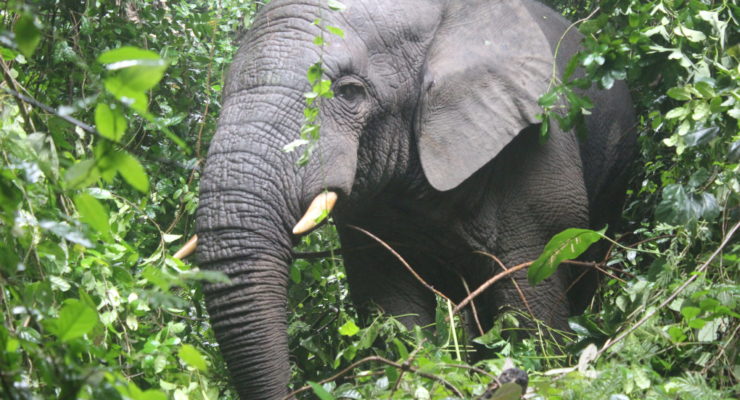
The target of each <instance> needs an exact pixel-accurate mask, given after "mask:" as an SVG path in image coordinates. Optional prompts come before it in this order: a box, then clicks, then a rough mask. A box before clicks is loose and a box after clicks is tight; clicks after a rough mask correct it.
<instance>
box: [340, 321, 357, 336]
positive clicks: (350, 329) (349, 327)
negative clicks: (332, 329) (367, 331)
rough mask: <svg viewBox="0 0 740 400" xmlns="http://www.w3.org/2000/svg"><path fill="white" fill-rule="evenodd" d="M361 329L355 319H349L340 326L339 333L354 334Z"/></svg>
mask: <svg viewBox="0 0 740 400" xmlns="http://www.w3.org/2000/svg"><path fill="white" fill-rule="evenodd" d="M359 331H360V328H359V327H358V326H357V325H356V324H355V321H352V320H349V321H347V322H345V323H344V325H342V326H340V327H339V334H340V335H344V336H354V335H356V334H357V333H358V332H359Z"/></svg>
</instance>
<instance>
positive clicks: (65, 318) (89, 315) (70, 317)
mask: <svg viewBox="0 0 740 400" xmlns="http://www.w3.org/2000/svg"><path fill="white" fill-rule="evenodd" d="M53 322H54V323H53V333H54V334H55V335H56V336H57V337H58V338H59V340H61V341H62V342H68V341H70V340H72V339H77V338H79V337H82V336H83V335H85V334H87V333H89V332H90V331H92V330H93V328H95V325H97V323H98V313H97V312H96V311H95V310H94V309H92V308H90V307H88V306H87V305H85V304H84V303H82V302H81V301H79V300H77V299H68V300H67V301H65V302H64V306H62V309H61V311H59V317H58V318H56V319H54V320H53Z"/></svg>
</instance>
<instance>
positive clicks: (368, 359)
mask: <svg viewBox="0 0 740 400" xmlns="http://www.w3.org/2000/svg"><path fill="white" fill-rule="evenodd" d="M372 361H376V362H379V363H383V364H386V365H390V366H391V367H395V368H399V369H401V370H402V371H403V370H408V371H411V372H413V373H415V374H417V375H419V376H423V377H425V378H428V379H432V380H435V381H437V382H440V383H441V384H443V385H445V386H446V387H447V389H449V390H450V391H452V392H453V393H455V395H456V396H458V397H460V398H463V397H464V396H463V394H462V392H461V391H460V389H458V388H456V387H455V385H453V384H452V383H450V382H448V381H447V380H445V379H444V378H441V377H439V376H436V375H433V374H430V373H427V372H422V371H419V370H418V369H416V368H414V367H412V366H408V367H404V365H402V364H399V363H397V362H393V361H391V360H389V359H387V358H383V357H379V356H370V357H365V358H363V359H362V360H360V361H357V362H355V363H352V364H351V365H350V366H349V367H347V368H345V369H343V370H341V371H340V372H339V373H337V374H336V375H334V376H332V377H329V378H326V379H324V380H322V381H319V382H318V384H320V385H321V384H324V383H326V382H331V381H334V380H336V379H338V378H340V377H341V376H342V375H344V374H346V373H347V372H349V371H351V370H353V369H355V368H357V367H358V366H360V365H362V364H364V363H367V362H372ZM309 389H311V386H304V387H302V388H300V389H297V390H294V391H293V392H291V393H289V394H288V395H287V396H285V397H284V398H283V400H288V399H290V398H292V397H293V396H295V395H297V394H298V393H302V392H305V391H307V390H309Z"/></svg>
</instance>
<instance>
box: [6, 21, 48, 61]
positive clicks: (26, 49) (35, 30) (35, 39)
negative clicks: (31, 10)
mask: <svg viewBox="0 0 740 400" xmlns="http://www.w3.org/2000/svg"><path fill="white" fill-rule="evenodd" d="M13 32H14V33H15V43H16V44H17V45H18V50H20V51H21V53H23V55H24V56H26V57H29V58H30V57H31V56H32V55H33V52H34V51H35V50H36V47H37V46H38V45H39V43H40V42H41V30H40V29H39V27H38V26H37V25H36V18H35V17H34V16H33V15H31V14H23V15H22V16H21V17H20V19H18V22H16V23H15V29H14V30H13Z"/></svg>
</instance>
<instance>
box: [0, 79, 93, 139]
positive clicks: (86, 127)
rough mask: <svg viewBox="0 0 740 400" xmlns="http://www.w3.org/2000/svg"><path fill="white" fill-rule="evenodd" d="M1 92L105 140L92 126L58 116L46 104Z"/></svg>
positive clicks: (19, 94) (18, 94)
mask: <svg viewBox="0 0 740 400" xmlns="http://www.w3.org/2000/svg"><path fill="white" fill-rule="evenodd" d="M3 90H4V91H5V92H6V93H8V94H9V95H11V96H13V97H15V98H17V99H20V100H23V102H25V103H27V104H30V105H32V106H34V107H37V108H40V109H42V110H44V111H46V112H47V113H49V114H51V115H54V116H56V117H59V118H61V119H63V120H65V121H67V122H69V123H70V124H72V125H75V126H77V127H79V128H80V129H82V130H83V131H86V132H88V133H92V134H93V135H96V136H100V137H103V138H105V137H104V136H102V135H100V133H98V131H97V130H95V128H93V127H92V126H90V125H88V124H86V123H84V122H82V121H80V120H79V119H77V118H74V117H70V116H69V115H64V114H60V113H59V112H57V110H55V109H53V108H51V107H49V106H47V105H46V104H44V103H41V102H39V101H38V100H36V99H32V98H30V97H28V96H26V95H25V94H22V93H18V92H16V91H15V90H13V89H10V88H6V89H3Z"/></svg>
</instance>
